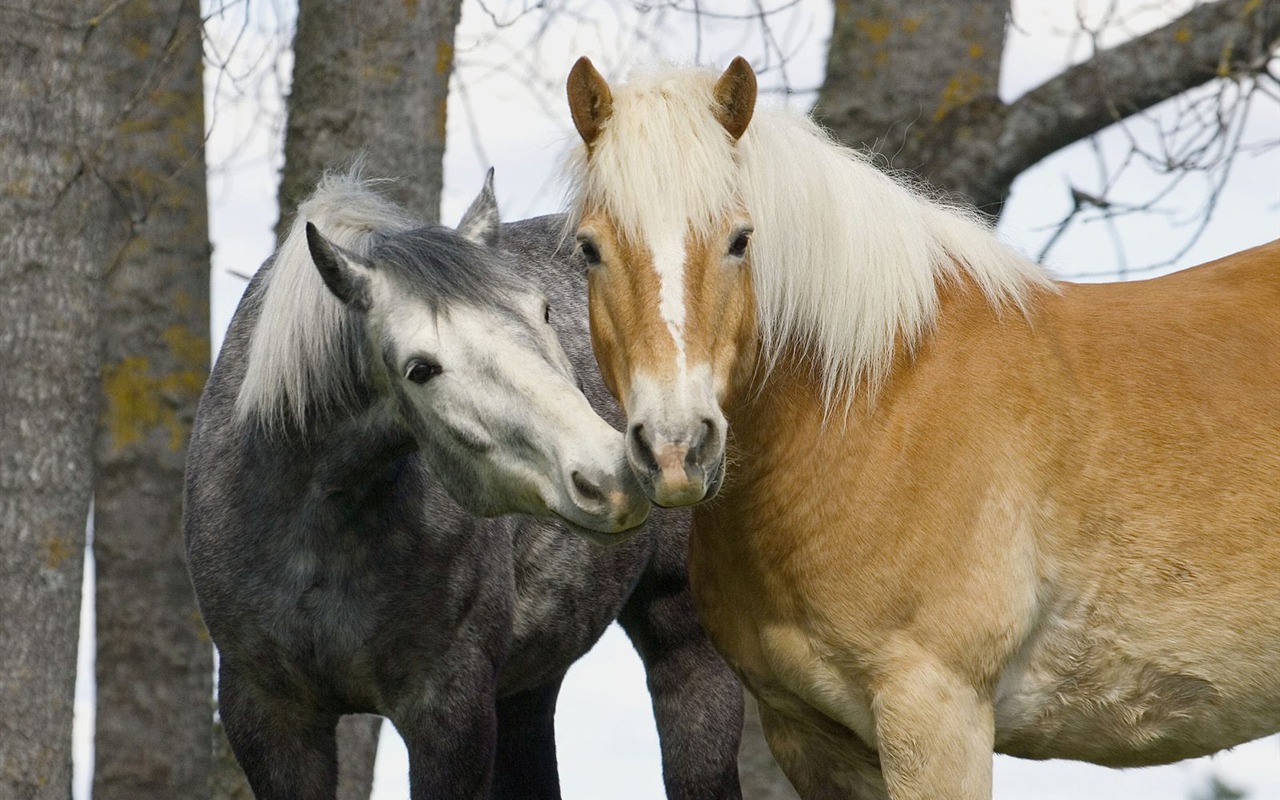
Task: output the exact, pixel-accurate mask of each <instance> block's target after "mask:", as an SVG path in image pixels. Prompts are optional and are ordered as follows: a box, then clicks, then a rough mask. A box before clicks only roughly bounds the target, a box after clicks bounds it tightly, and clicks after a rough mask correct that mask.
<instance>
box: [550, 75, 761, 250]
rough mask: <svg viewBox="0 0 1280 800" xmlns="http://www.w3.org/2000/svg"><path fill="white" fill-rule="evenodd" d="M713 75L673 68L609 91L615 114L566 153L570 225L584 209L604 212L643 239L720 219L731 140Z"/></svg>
mask: <svg viewBox="0 0 1280 800" xmlns="http://www.w3.org/2000/svg"><path fill="white" fill-rule="evenodd" d="M714 85H715V76H714V75H711V74H710V73H707V72H705V71H702V70H695V69H670V70H664V71H660V72H654V73H650V74H646V75H642V76H640V77H637V78H635V79H633V80H632V81H630V82H629V83H628V84H626V85H625V86H622V87H619V88H618V89H617V90H616V91H615V92H614V94H613V113H612V114H611V115H610V117H609V119H608V120H607V121H606V122H605V124H604V127H603V129H602V131H601V133H600V135H599V137H598V138H597V139H596V141H595V142H594V143H593V144H592V146H591V148H590V153H588V152H587V147H586V146H585V145H580V146H579V147H577V148H576V149H575V150H574V152H573V153H571V154H570V163H569V165H568V170H567V174H568V176H569V181H570V208H571V215H570V216H571V220H570V224H576V222H577V220H578V219H580V218H581V216H582V214H583V213H584V212H585V211H587V210H594V211H599V212H602V213H604V214H606V215H608V217H609V219H610V220H611V222H612V224H614V225H615V226H617V229H618V232H619V233H620V234H621V235H623V236H625V237H627V238H629V239H632V240H633V241H641V240H643V239H644V238H645V236H646V235H647V233H648V232H650V231H652V229H653V228H654V227H664V228H670V227H675V226H678V228H679V230H680V231H681V232H683V231H684V228H685V226H686V224H687V225H689V226H691V227H692V229H693V231H694V232H695V233H698V232H701V231H705V230H710V229H711V228H712V227H713V226H715V225H716V224H717V223H719V221H720V217H721V215H722V214H723V213H724V212H725V209H726V207H727V206H729V205H730V204H731V203H733V201H734V199H735V196H736V186H735V167H734V148H733V142H732V139H730V137H729V136H728V134H727V133H726V131H725V129H724V127H723V126H722V125H720V123H719V122H717V121H716V118H715V116H714V114H713V113H712V103H714V94H713V88H714Z"/></svg>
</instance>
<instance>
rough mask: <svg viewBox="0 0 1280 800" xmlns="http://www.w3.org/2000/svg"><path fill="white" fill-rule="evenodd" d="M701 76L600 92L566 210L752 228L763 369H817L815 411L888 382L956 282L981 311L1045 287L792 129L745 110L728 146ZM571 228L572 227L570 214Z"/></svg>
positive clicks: (962, 224)
mask: <svg viewBox="0 0 1280 800" xmlns="http://www.w3.org/2000/svg"><path fill="white" fill-rule="evenodd" d="M715 80H716V75H715V74H712V73H708V72H705V71H701V70H669V71H666V72H664V73H660V74H658V75H654V76H649V77H646V78H644V79H642V80H641V81H639V82H636V83H633V84H629V85H625V86H622V87H618V88H615V89H614V90H613V114H612V116H610V118H609V119H608V121H607V122H606V124H605V127H604V129H603V131H602V132H601V134H600V136H599V138H598V139H597V140H596V142H595V144H594V145H593V148H592V152H591V158H590V160H589V162H588V160H587V159H586V153H585V147H579V148H578V150H579V152H578V153H577V154H576V155H575V156H574V160H575V161H576V163H574V164H571V169H572V173H571V174H572V175H573V177H574V179H575V180H576V181H577V182H576V184H575V185H574V186H573V188H572V192H573V195H574V208H575V210H576V211H577V212H578V213H581V208H582V205H583V204H584V203H585V202H586V201H587V200H588V199H589V200H590V202H592V203H593V204H601V205H603V206H604V207H605V209H606V210H607V211H608V212H609V213H610V215H611V216H613V218H614V219H615V220H616V221H617V223H618V224H619V225H620V226H621V227H622V228H624V230H626V231H627V232H628V233H629V234H632V235H634V234H636V233H638V232H639V231H642V230H643V229H644V227H645V226H646V225H649V224H652V222H651V221H652V220H655V219H656V220H663V219H664V218H666V217H667V215H671V214H681V215H683V217H684V218H686V219H689V220H691V222H692V224H694V225H704V226H705V225H708V224H710V222H711V221H712V220H715V219H716V218H717V217H719V216H722V215H723V214H724V213H725V212H726V209H728V208H729V207H730V204H732V203H734V202H737V203H741V205H742V207H743V208H745V209H746V210H747V211H748V212H749V214H750V216H751V219H752V223H753V225H754V227H755V233H754V235H753V236H752V239H751V248H750V256H751V269H752V279H753V283H754V288H755V296H756V306H757V316H758V319H759V322H760V328H761V333H762V336H763V346H764V356H765V360H766V366H769V365H772V364H773V363H774V362H775V360H776V359H777V357H778V356H779V354H780V353H781V352H782V351H783V350H785V349H786V348H788V347H792V346H796V345H799V346H801V347H804V348H806V349H807V350H808V352H809V353H810V354H812V356H813V357H814V358H815V360H816V362H817V364H818V365H819V366H820V368H821V375H822V381H823V391H824V397H825V399H826V402H827V404H828V407H831V405H832V403H833V402H835V401H836V399H837V398H843V400H844V401H845V402H851V401H852V399H853V397H854V391H855V389H856V388H857V386H858V385H859V384H860V383H862V384H864V385H866V386H867V387H868V388H869V389H870V391H871V392H872V393H874V392H875V391H876V389H877V388H878V387H879V385H880V384H881V382H882V381H883V380H884V378H885V377H886V376H887V374H888V370H889V368H890V366H891V364H892V362H893V357H894V348H895V346H896V343H897V342H898V341H899V338H900V339H901V341H902V342H903V343H904V344H905V346H907V347H908V348H911V347H913V346H914V345H915V344H916V343H917V342H918V341H919V339H920V337H921V336H922V335H924V333H925V332H927V331H928V330H929V328H930V327H931V325H932V324H933V322H934V321H935V319H936V317H937V313H938V287H939V283H940V282H942V281H944V280H947V279H948V278H953V277H958V276H959V275H960V274H963V275H965V276H967V277H969V278H970V279H972V280H973V281H974V283H976V284H977V285H978V286H979V287H980V288H981V289H982V291H983V292H984V293H985V294H986V296H987V298H988V300H989V301H990V302H991V303H992V304H993V305H997V306H1004V305H1012V306H1015V307H1019V308H1022V307H1024V304H1025V300H1026V298H1027V296H1028V294H1029V292H1030V291H1031V290H1032V289H1033V288H1035V287H1048V286H1050V285H1052V282H1051V281H1050V279H1049V277H1048V275H1047V274H1046V273H1045V272H1044V271H1043V270H1042V269H1041V268H1040V267H1039V266H1037V265H1036V264H1034V263H1032V262H1031V261H1029V260H1027V259H1025V258H1024V257H1022V256H1020V255H1018V254H1017V253H1016V252H1014V251H1013V250H1012V249H1010V248H1008V247H1006V246H1005V245H1003V244H1002V243H1000V242H999V241H998V240H997V239H996V237H995V236H994V235H993V233H992V232H991V230H990V228H989V226H988V225H987V224H986V222H985V220H984V219H983V218H982V217H981V216H980V215H979V214H978V213H977V212H976V211H974V210H972V209H967V208H962V207H958V206H954V205H947V204H944V203H942V202H939V201H936V200H933V199H931V198H929V197H927V196H925V194H924V193H922V192H921V191H919V190H918V189H915V188H912V187H909V186H907V185H906V184H905V183H904V182H899V181H897V180H895V179H894V178H892V177H890V176H889V175H886V174H885V173H883V172H881V171H879V170H877V169H876V168H875V167H874V166H872V164H871V163H870V161H869V159H868V157H867V156H866V155H864V154H862V153H860V152H857V151H854V150H852V149H850V148H847V147H844V146H842V145H840V144H839V143H837V142H836V141H834V140H833V139H832V138H831V136H830V135H829V134H828V133H827V132H826V131H824V130H823V129H822V128H821V127H819V126H818V125H817V124H816V123H815V122H813V121H812V120H811V119H809V117H808V116H807V115H803V114H801V113H798V112H794V111H789V110H785V109H771V108H764V107H761V106H759V105H758V106H757V107H756V111H755V115H754V117H753V119H752V121H751V124H750V125H749V126H748V127H747V131H746V133H745V134H744V136H743V137H742V140H741V141H740V143H739V146H738V147H737V148H736V152H735V148H734V147H733V145H732V142H731V140H730V138H729V136H728V134H727V133H726V132H725V131H724V128H723V127H722V126H721V125H720V124H719V123H718V122H717V121H716V119H715V117H714V115H713V114H712V111H711V109H712V103H713V102H714V100H713V87H714V84H715ZM575 216H576V215H575Z"/></svg>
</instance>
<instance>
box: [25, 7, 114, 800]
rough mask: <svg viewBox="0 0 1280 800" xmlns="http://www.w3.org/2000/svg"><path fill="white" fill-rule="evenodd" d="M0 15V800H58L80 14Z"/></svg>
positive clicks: (77, 316) (83, 397) (77, 228)
mask: <svg viewBox="0 0 1280 800" xmlns="http://www.w3.org/2000/svg"><path fill="white" fill-rule="evenodd" d="M89 6H90V4H88V3H82V2H76V1H75V0H49V2H45V3H41V4H39V5H38V11H17V10H13V9H11V8H8V7H6V8H3V9H0V187H3V191H0V287H3V290H2V291H0V797H4V798H14V800H28V798H50V799H51V800H52V799H54V798H56V799H57V800H65V798H67V797H70V795H71V722H72V714H73V699H74V694H75V670H76V650H77V647H76V645H77V639H78V636H79V618H80V581H81V578H82V572H83V563H84V562H83V554H84V550H83V548H84V533H85V521H86V519H87V515H88V511H89V500H90V497H91V494H92V491H93V450H92V441H93V430H94V422H95V418H96V411H97V399H98V392H97V378H98V316H99V309H98V306H99V294H100V291H99V289H100V282H101V281H100V279H101V274H102V270H103V266H104V264H105V263H106V262H107V261H108V259H109V257H110V253H109V250H110V240H109V239H110V235H109V231H110V227H111V225H110V223H111V215H112V213H113V212H112V202H111V198H110V197H109V195H108V194H107V192H106V190H105V187H104V185H103V184H102V183H101V182H100V181H99V180H97V178H96V177H95V176H94V174H93V172H92V169H93V164H92V154H93V152H94V150H95V149H96V147H97V144H98V138H97V137H98V136H99V134H100V133H101V127H100V126H101V124H102V113H103V102H104V92H103V87H102V84H101V82H100V81H98V80H96V78H97V76H98V74H99V72H98V68H99V66H100V64H99V63H98V62H97V59H96V57H95V56H94V55H93V53H96V52H99V51H100V45H101V43H95V42H94V41H93V37H91V36H87V35H86V32H87V29H88V26H87V24H86V23H85V21H86V20H88V19H89V17H90V15H91V13H92V12H93V9H92V8H90V7H89Z"/></svg>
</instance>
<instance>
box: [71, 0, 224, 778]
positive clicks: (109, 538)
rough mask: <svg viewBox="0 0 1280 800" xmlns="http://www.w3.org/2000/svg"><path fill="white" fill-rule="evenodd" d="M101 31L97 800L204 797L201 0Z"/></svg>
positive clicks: (166, 2) (129, 8)
mask: <svg viewBox="0 0 1280 800" xmlns="http://www.w3.org/2000/svg"><path fill="white" fill-rule="evenodd" d="M100 33H101V34H109V36H110V38H111V40H112V41H115V42H118V43H119V45H118V46H117V47H116V48H114V49H113V53H112V63H111V64H110V67H109V70H108V71H107V72H106V73H105V75H104V76H103V77H104V78H105V83H106V86H107V87H108V88H109V90H110V92H111V95H112V98H113V101H114V103H115V107H114V109H113V111H114V112H115V117H114V119H112V120H111V123H112V124H111V126H110V133H111V134H112V140H111V143H110V146H109V147H108V148H107V149H106V151H105V153H104V163H103V165H102V167H101V169H102V172H103V174H104V176H105V177H107V178H108V179H109V181H110V185H111V187H112V190H113V192H114V193H115V195H116V197H117V202H118V203H119V204H120V205H121V206H122V209H123V211H124V213H125V214H126V215H127V223H128V226H129V233H130V235H129V239H128V241H127V243H126V244H125V247H124V250H123V251H122V252H121V254H120V256H119V257H118V259H117V260H116V262H115V263H114V264H113V265H112V268H111V270H110V272H109V273H108V275H107V276H106V281H105V298H104V300H105V303H104V308H103V319H102V325H103V339H104V352H103V365H102V375H101V386H100V389H99V391H100V392H101V394H102V398H103V401H102V402H103V409H102V410H103V414H102V417H101V420H100V424H99V427H98V435H97V480H96V500H97V502H96V513H95V527H94V555H95V561H96V565H97V598H96V599H97V626H98V636H97V668H96V672H97V685H98V693H97V726H96V732H95V747H94V780H93V796H94V800H117V799H118V800H145V799H146V798H154V799H155V800H168V799H169V798H179V797H180V798H191V800H198V799H199V798H201V797H208V796H209V765H210V758H211V747H210V738H209V736H210V725H211V724H212V718H213V717H212V708H211V705H210V699H211V696H212V675H213V650H212V646H211V644H210V642H209V638H208V635H207V634H206V633H205V631H204V627H203V625H202V624H201V622H200V616H199V612H198V610H197V608H196V604H195V596H194V594H193V593H192V590H191V584H190V582H189V580H188V579H187V570H186V566H185V563H184V557H183V553H184V548H183V540H182V525H181V518H182V475H183V466H184V463H185V460H186V449H187V439H188V437H189V434H190V430H191V422H192V419H193V417H194V415H195V408H196V402H197V401H198V400H199V396H200V390H201V388H202V387H203V386H204V381H205V378H206V377H207V375H208V372H209V234H208V214H207V209H206V197H205V163H204V101H203V92H202V87H201V80H202V77H201V23H200V8H199V4H198V0H129V2H126V3H125V4H124V5H122V6H120V7H119V8H117V9H115V10H114V11H113V12H112V13H111V14H110V15H108V16H106V17H105V18H104V19H103V21H102V23H101V31H100Z"/></svg>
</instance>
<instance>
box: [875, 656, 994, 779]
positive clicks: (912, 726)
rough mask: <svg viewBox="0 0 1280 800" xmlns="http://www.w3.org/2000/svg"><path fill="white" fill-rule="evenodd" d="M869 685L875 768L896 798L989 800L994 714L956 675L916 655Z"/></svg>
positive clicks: (987, 703) (971, 688)
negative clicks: (876, 754)
mask: <svg viewBox="0 0 1280 800" xmlns="http://www.w3.org/2000/svg"><path fill="white" fill-rule="evenodd" d="M895 666H896V668H895V669H893V670H891V671H889V672H888V674H886V675H882V676H879V677H878V678H877V679H876V680H875V681H874V682H873V695H872V697H873V699H872V713H873V714H874V715H875V720H876V738H877V739H878V743H877V746H878V749H879V752H880V763H881V768H882V769H883V770H884V776H885V781H886V783H887V784H888V786H889V794H890V795H891V796H892V797H893V798H894V800H990V798H991V770H992V758H993V756H992V751H993V749H994V746H995V716H994V709H993V708H992V705H991V701H990V699H989V698H987V697H986V696H984V695H983V693H982V692H980V691H979V690H977V689H976V688H974V687H973V685H972V684H971V683H970V682H968V681H966V680H964V679H963V678H962V677H961V676H960V675H958V674H957V673H956V672H955V671H954V670H949V669H947V668H946V667H944V666H942V665H940V664H938V663H936V662H935V661H932V660H930V659H928V658H927V657H921V658H917V659H914V660H912V661H910V662H907V663H900V664H897V665H895Z"/></svg>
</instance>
